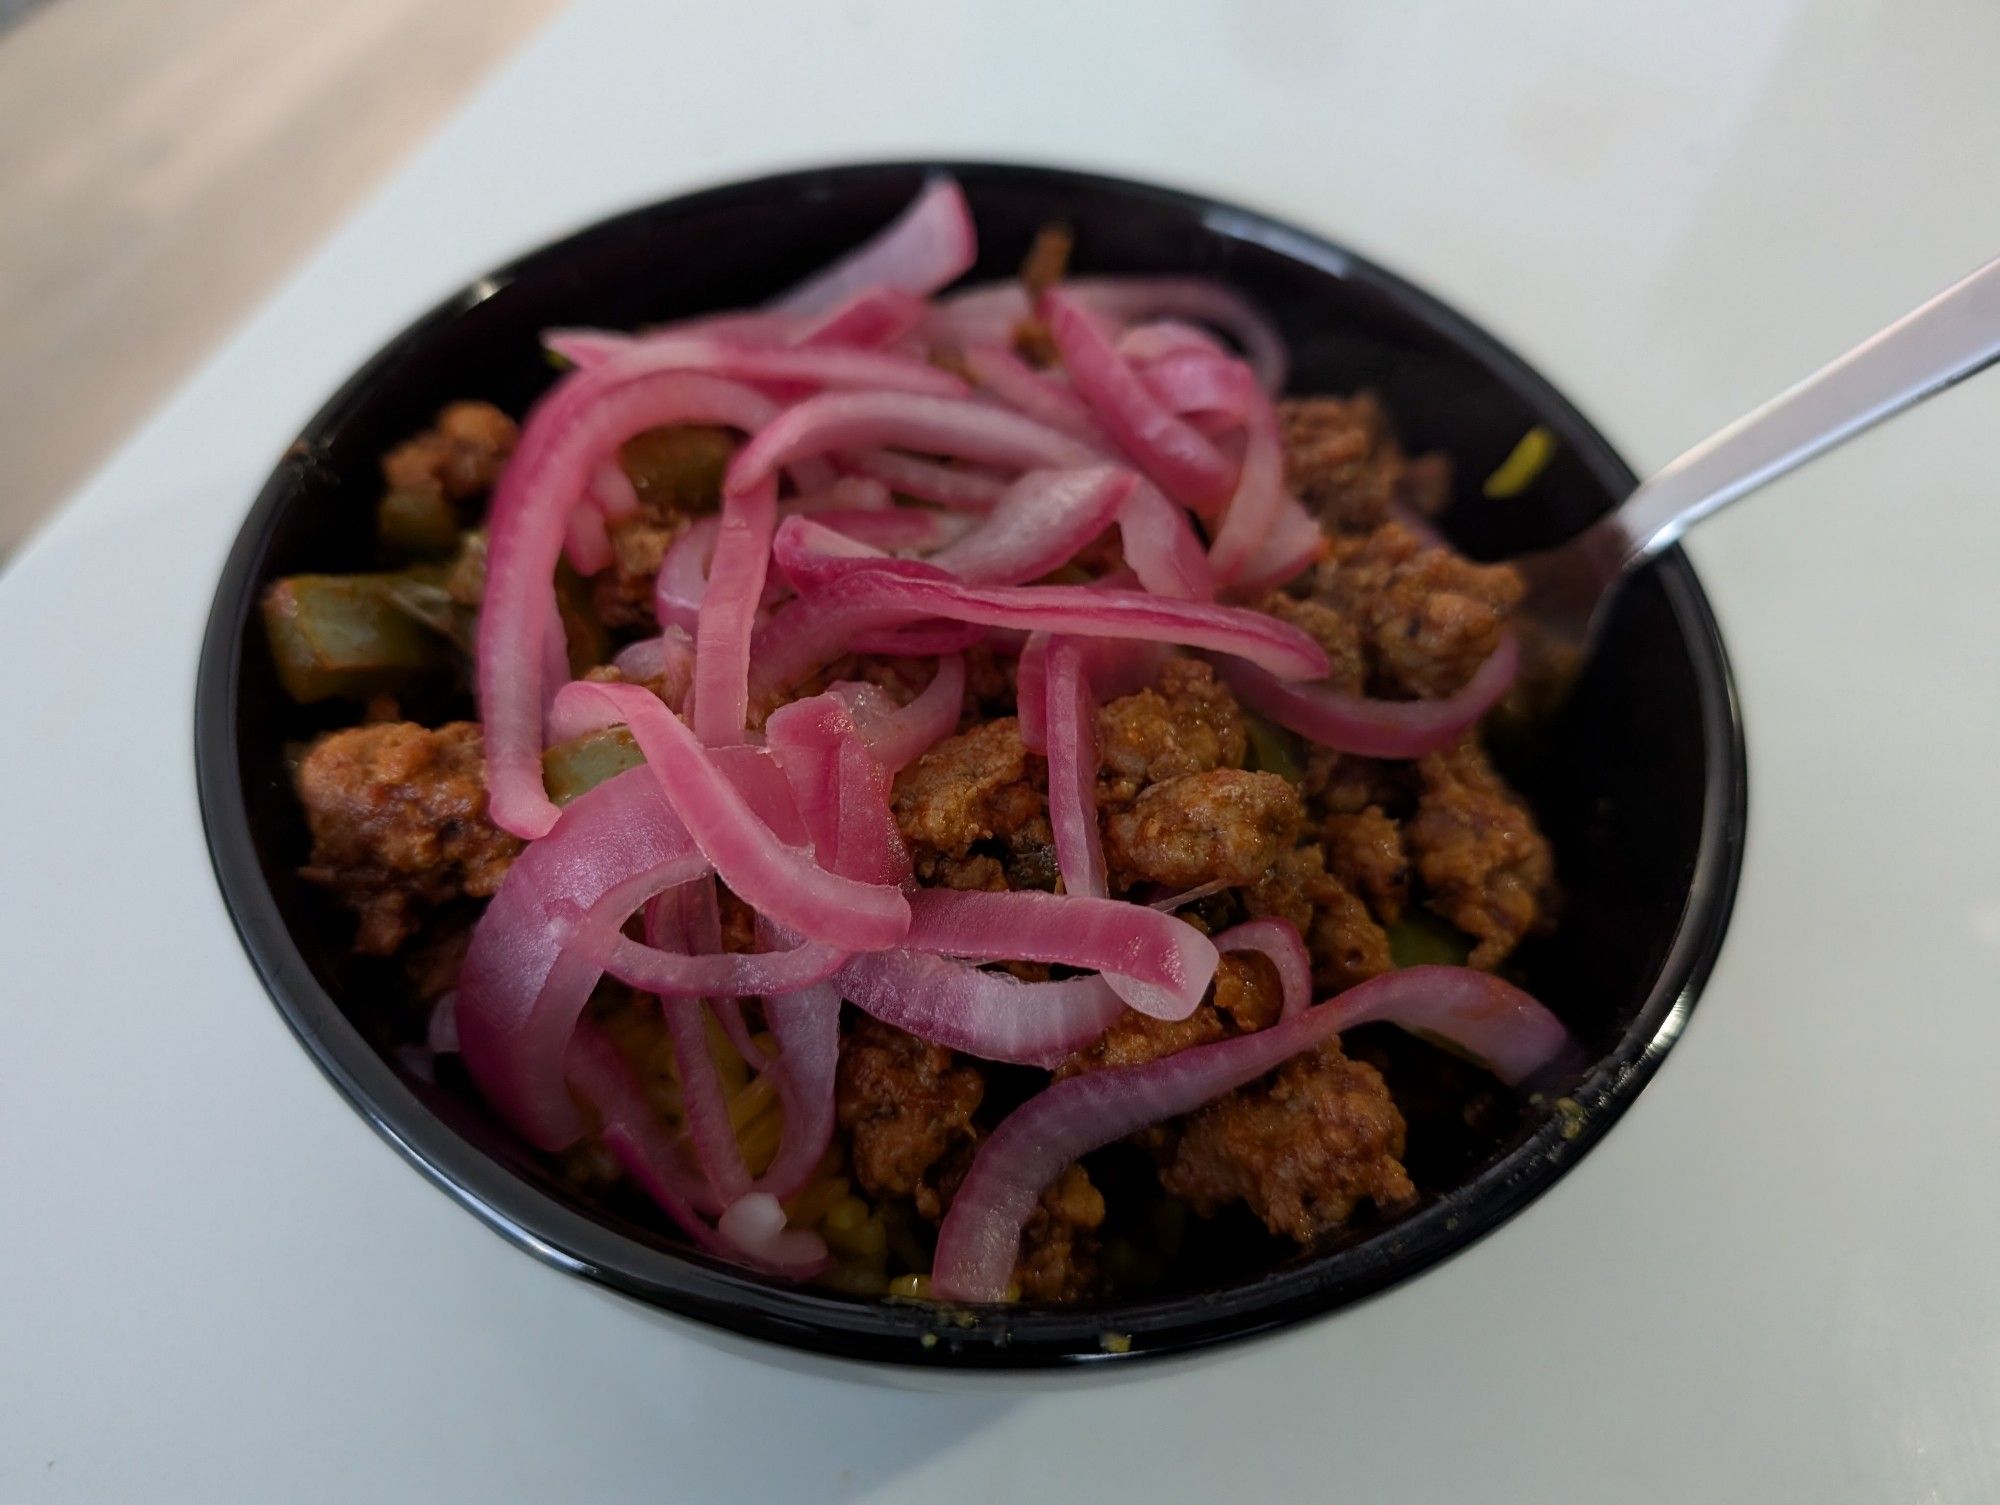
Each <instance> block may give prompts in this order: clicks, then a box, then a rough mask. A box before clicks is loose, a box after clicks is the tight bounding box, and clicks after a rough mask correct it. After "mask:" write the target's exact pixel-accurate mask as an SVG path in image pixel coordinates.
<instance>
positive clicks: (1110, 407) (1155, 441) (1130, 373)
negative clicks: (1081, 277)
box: [1042, 288, 1235, 515]
mask: <svg viewBox="0 0 2000 1505" xmlns="http://www.w3.org/2000/svg"><path fill="white" fill-rule="evenodd" d="M1042 315H1043V317H1044V318H1045V319H1047V320H1048V325H1049V333H1050V335H1051V336H1052V337H1053V338H1054V339H1055V342H1056V348H1057V349H1058V350H1060V351H1061V352H1062V360H1063V368H1064V369H1065V370H1066V371H1068V372H1069V377H1070V380H1071V381H1072V382H1073V383H1075V385H1076V390H1077V394H1078V395H1079V396H1080V397H1082V398H1083V400H1084V401H1085V402H1086V403H1087V404H1089V406H1090V410H1091V412H1092V413H1093V414H1094V415H1095V416H1096V418H1097V421H1098V422H1099V423H1100V424H1101V425H1103V427H1104V429H1105V431H1106V432H1107V433H1109V434H1110V435H1111V437H1112V438H1113V439H1114V440H1115V441H1117V444H1118V447H1119V448H1120V449H1122V450H1123V451H1124V452H1125V453H1126V454H1128V455H1130V456H1131V457H1132V459H1133V460H1134V461H1136V462H1137V463H1138V465H1139V467H1140V468H1141V469H1142V470H1144V471H1145V472H1146V474H1147V475H1149V476H1151V477H1152V478H1153V480H1155V481H1157V482H1158V483H1159V485H1160V487H1161V489H1163V490H1164V491H1165V492H1166V493H1167V494H1168V495H1169V496H1171V497H1173V498H1174V499H1175V500H1176V501H1178V502H1180V503H1181V504H1182V505H1184V506H1187V507H1191V508H1193V509H1194V510H1195V511H1196V512H1198V513H1201V514H1203V515H1208V514H1211V513H1213V512H1214V511H1215V509H1216V508H1217V507H1218V506H1219V505H1220V504H1221V502H1222V500H1223V498H1224V497H1226V496H1227V495H1228V494H1229V490H1230V487H1231V485H1232V483H1233V481H1234V479H1235V477H1234V475H1233V474H1232V471H1231V468H1230V465H1229V462H1228V461H1227V460H1226V459H1224V458H1223V456H1222V455H1221V453H1220V452H1219V451H1218V450H1217V449H1216V447H1215V446H1214V445H1213V444H1211V443H1210V442H1209V441H1208V440H1207V439H1205V438H1203V437H1202V435H1201V434H1199V433H1197V432H1196V431H1195V430H1194V429H1192V428H1190V427H1189V426H1188V425H1187V424H1185V423H1183V422H1182V421H1181V420H1180V419H1179V418H1178V417H1176V416H1175V415H1174V414H1173V413H1172V412H1170V411H1168V410H1167V408H1166V407H1164V406H1163V405H1162V404H1161V403H1160V401H1159V399H1158V398H1157V397H1155V396H1154V395H1153V393H1152V392H1151V391H1150V390H1149V389H1148V387H1147V385H1146V383H1145V382H1143V381H1141V380H1140V378H1139V374H1138V372H1136V371H1135V370H1133V369H1132V366H1131V364H1130V363H1129V362H1128V361H1126V360H1125V359H1124V357H1122V356H1121V355H1119V354H1118V351H1117V348H1116V347H1115V346H1114V345H1113V344H1112V342H1111V339H1110V336H1108V335H1107V334H1106V333H1105V332H1104V330H1103V329H1102V328H1101V327H1100V326H1099V324H1098V322H1097V318H1096V316H1095V315H1094V314H1092V313H1090V312H1089V311H1088V310H1087V309H1085V308H1084V307H1083V306H1082V305H1081V304H1080V303H1078V302H1077V301H1076V300H1075V299H1074V298H1072V297H1070V296H1069V295H1067V294H1066V293H1064V292H1063V290H1062V289H1061V288H1052V289H1051V290H1050V291H1049V292H1048V293H1046V294H1045V295H1044V296H1043V298H1042Z"/></svg>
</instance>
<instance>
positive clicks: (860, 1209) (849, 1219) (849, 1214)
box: [824, 1197, 868, 1234]
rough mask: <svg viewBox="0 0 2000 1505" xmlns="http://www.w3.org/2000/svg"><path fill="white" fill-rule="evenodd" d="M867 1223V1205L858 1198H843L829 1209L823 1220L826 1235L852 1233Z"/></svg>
mask: <svg viewBox="0 0 2000 1505" xmlns="http://www.w3.org/2000/svg"><path fill="white" fill-rule="evenodd" d="M867 1221H868V1204H867V1203H866V1202H864V1201H862V1200H861V1199H860V1198H859V1197H843V1198H841V1199H840V1200H839V1201H838V1202H836V1203H834V1204H833V1206H831V1207H829V1208H828V1209H827V1212H826V1217H825V1219H824V1222H825V1226H826V1231H827V1232H828V1233H842V1234H845V1233H852V1232H853V1231H854V1230H855V1229H857V1228H859V1227H860V1226H861V1225H862V1224H863V1223H865V1222H867Z"/></svg>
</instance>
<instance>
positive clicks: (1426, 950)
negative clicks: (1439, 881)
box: [1389, 910, 1472, 967]
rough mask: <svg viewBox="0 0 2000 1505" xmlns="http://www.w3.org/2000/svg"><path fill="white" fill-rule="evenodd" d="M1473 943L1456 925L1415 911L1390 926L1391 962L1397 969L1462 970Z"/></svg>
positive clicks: (1427, 913) (1420, 911)
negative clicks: (1436, 967)
mask: <svg viewBox="0 0 2000 1505" xmlns="http://www.w3.org/2000/svg"><path fill="white" fill-rule="evenodd" d="M1471 954H1472V942H1471V940H1470V939H1469V938H1468V937H1467V936H1466V934H1465V933H1464V932H1463V931H1462V930H1460V929H1458V928H1457V927H1456V926H1454V925H1447V924H1446V923H1445V922H1444V921H1443V920H1440V919H1439V918H1438V917H1437V916H1436V915H1433V914H1431V913H1429V912H1428V911H1425V910H1413V911H1411V912H1410V913H1409V914H1406V915H1404V916H1403V918H1402V919H1400V920H1398V921H1397V922H1396V923H1395V924H1393V925H1391V926H1390V927H1389V959H1390V960H1391V961H1392V962H1394V963H1395V964H1396V965H1397V966H1398V967H1427V966H1444V967H1462V966H1464V965H1465V959H1466V958H1467V957H1468V956H1470V955H1471Z"/></svg>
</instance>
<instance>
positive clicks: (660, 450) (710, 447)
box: [618, 428, 736, 512]
mask: <svg viewBox="0 0 2000 1505" xmlns="http://www.w3.org/2000/svg"><path fill="white" fill-rule="evenodd" d="M735 453H736V436H735V435H734V434H732V433H731V432H730V431H729V430H728V429H714V428H658V429H648V430H647V431H646V432H645V433H643V434H640V435H638V436H637V437H636V438H633V439H628V440H626V441H625V447H624V448H623V449H621V450H619V452H618V462H619V464H621V465H622V466H624V468H625V474H626V475H627V476H629V477H631V480H632V486H633V489H634V490H636V491H637V492H638V493H639V498H640V500H641V501H644V502H647V503H650V504H652V505H654V506H657V507H659V508H660V509H662V510H664V511H674V512H713V511H714V510H715V508H716V506H717V504H718V503H720V502H721V500H722V473H723V472H724V471H725V470H727V469H728V468H729V457H730V456H731V455H733V454H735Z"/></svg>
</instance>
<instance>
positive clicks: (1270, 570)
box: [1235, 492, 1327, 595]
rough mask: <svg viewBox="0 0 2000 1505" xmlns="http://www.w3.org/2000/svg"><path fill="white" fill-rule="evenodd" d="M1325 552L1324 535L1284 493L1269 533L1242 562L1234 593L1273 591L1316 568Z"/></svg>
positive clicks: (1311, 519) (1296, 500)
mask: <svg viewBox="0 0 2000 1505" xmlns="http://www.w3.org/2000/svg"><path fill="white" fill-rule="evenodd" d="M1326 550H1327V539H1326V534H1325V533H1323V532H1321V531H1320V526H1319V524H1318V523H1317V522H1315V521H1313V518H1312V514H1310V513H1309V512H1307V511H1306V509H1305V508H1304V507H1302V506H1300V505H1299V500H1298V498H1297V497H1295V496H1293V495H1292V494H1291V493H1290V492H1286V493H1285V494H1284V495H1283V496H1281V497H1280V498H1279V501H1278V515H1277V517H1276V518H1275V519H1273V520H1272V523H1271V529H1270V531H1269V532H1268V533H1266V534H1265V535H1264V537H1263V539H1262V541H1261V542H1259V543H1258V545H1257V547H1256V548H1255V549H1254V550H1252V551H1251V554H1250V557H1249V558H1248V559H1246V560H1245V561H1244V562H1243V566H1242V569H1241V570H1240V571H1239V572H1238V574H1237V577H1236V581H1235V585H1236V589H1237V590H1238V591H1240V592H1242V593H1244V594H1245V595H1250V594H1253V593H1255V592H1259V591H1269V590H1276V589H1277V588H1278V587H1279V586H1281V585H1284V584H1286V583H1288V582H1290V581H1292V580H1295V579H1297V578H1298V577H1299V576H1300V575H1302V574H1304V573H1305V572H1306V571H1307V570H1309V569H1311V568H1312V567H1313V566H1314V565H1315V564H1318V563H1319V562H1320V560H1321V559H1323V558H1325V557H1326Z"/></svg>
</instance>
